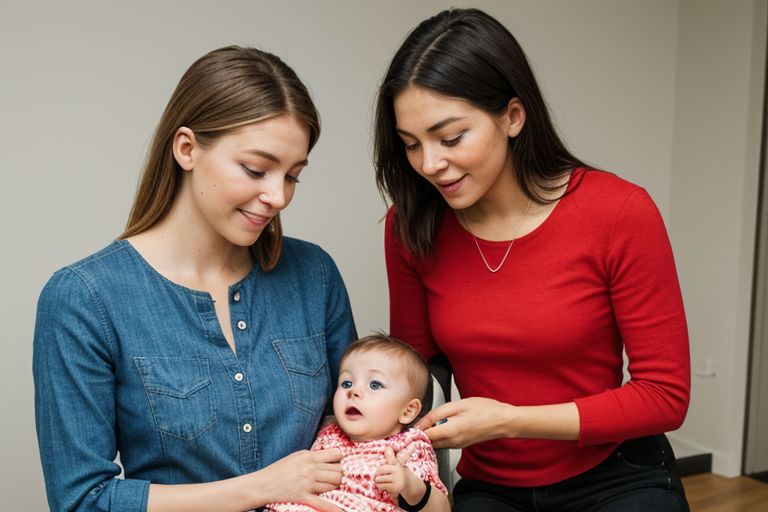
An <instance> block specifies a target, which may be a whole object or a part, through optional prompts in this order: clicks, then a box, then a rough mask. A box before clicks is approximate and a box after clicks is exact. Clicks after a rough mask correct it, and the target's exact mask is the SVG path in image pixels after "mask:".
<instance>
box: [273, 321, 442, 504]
mask: <svg viewBox="0 0 768 512" xmlns="http://www.w3.org/2000/svg"><path fill="white" fill-rule="evenodd" d="M429 378H430V377H429V370H428V369H427V366H426V364H424V361H423V360H422V359H421V357H420V356H419V354H418V353H416V351H415V350H413V349H412V348H411V347H410V346H408V345H406V344H405V343H403V342H401V341H399V340H396V339H394V338H392V337H389V336H386V335H383V334H376V335H373V336H367V337H365V338H362V339H359V340H357V341H355V342H353V343H352V344H351V345H350V346H349V347H348V348H347V350H346V352H345V353H344V355H343V356H342V358H341V364H340V369H339V385H338V388H337V389H336V393H335V394H334V397H333V412H334V414H335V416H336V421H337V423H338V424H331V425H328V426H326V427H325V428H323V429H321V430H320V432H319V433H318V434H317V438H316V439H315V442H314V444H313V445H312V449H313V450H323V449H331V448H337V449H339V450H341V452H342V455H343V459H342V461H341V464H342V468H343V471H344V476H343V477H342V480H341V485H340V486H339V488H338V489H336V490H333V491H328V492H324V493H322V494H320V497H321V498H323V499H325V500H326V501H328V502H330V503H333V504H334V505H336V506H337V507H339V508H340V509H341V510H343V511H344V512H371V511H377V512H378V511H381V512H390V511H398V510H401V509H403V510H407V511H410V510H422V509H424V510H425V512H426V511H429V512H447V511H449V510H450V505H449V503H448V498H447V490H446V488H445V486H444V485H443V483H442V482H441V481H440V478H439V477H438V474H437V461H436V460H435V452H434V450H433V449H432V445H431V443H430V441H429V438H428V437H427V436H426V434H424V432H423V431H421V430H417V429H413V428H411V429H407V430H405V427H406V426H407V425H409V424H410V423H411V422H413V421H414V419H416V417H417V416H418V414H419V412H420V411H421V399H422V398H423V396H424V394H425V393H426V390H427V385H428V383H429ZM401 450H403V452H402V454H408V456H407V460H405V461H403V462H401V461H399V460H398V458H397V457H396V456H395V453H396V452H400V451H401ZM402 454H401V455H402ZM434 488H437V490H435V489H434ZM433 491H434V492H433ZM395 503H397V505H396V504H395ZM398 505H399V508H398ZM266 510H271V511H275V512H310V511H314V510H315V509H314V508H312V507H309V506H307V505H299V504H296V503H273V504H272V505H268V506H267V507H266Z"/></svg>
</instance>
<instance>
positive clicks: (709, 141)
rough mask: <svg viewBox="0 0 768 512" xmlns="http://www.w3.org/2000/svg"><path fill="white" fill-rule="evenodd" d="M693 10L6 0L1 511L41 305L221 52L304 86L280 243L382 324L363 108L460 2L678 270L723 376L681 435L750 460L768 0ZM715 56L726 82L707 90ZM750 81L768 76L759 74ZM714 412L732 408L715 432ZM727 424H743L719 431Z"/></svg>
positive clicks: (555, 3) (694, 321)
mask: <svg viewBox="0 0 768 512" xmlns="http://www.w3.org/2000/svg"><path fill="white" fill-rule="evenodd" d="M699 3H700V2H693V1H691V2H687V1H680V2H676V1H667V0H653V1H632V0H618V1H614V0H582V1H579V2H573V1H570V0H552V1H549V2H537V1H533V0H529V1H506V0H498V1H491V0H486V1H476V2H466V1H452V2H441V1H420V2H413V1H410V0H397V1H389V2H377V1H373V0H370V1H353V0H348V1H342V0H335V1H325V2H314V1H310V0H307V1H283V2H279V3H278V2H267V1H246V0H243V1H223V2H218V3H216V4H213V3H211V2H181V1H178V0H172V1H168V2H150V1H148V0H137V1H134V2H122V3H116V2H101V1H96V0H93V1H76V2H68V3H66V4H67V5H66V6H64V5H62V4H63V3H60V2H54V1H53V0H49V1H45V2H24V1H21V0H18V1H13V0H11V1H7V0H6V1H4V2H2V4H0V66H2V67H0V112H2V114H1V115H0V117H2V122H1V123H0V145H2V151H0V172H2V177H3V181H2V182H3V186H2V187H0V225H1V226H2V233H3V243H2V247H3V256H2V258H3V265H2V266H0V272H1V273H2V274H1V275H2V281H1V282H2V286H0V311H2V318H3V335H2V341H3V343H2V346H3V350H4V357H2V358H1V359H0V379H1V380H2V383H1V385H0V398H1V399H2V406H3V407H2V409H3V411H4V413H3V415H2V420H0V421H1V422H2V423H0V424H2V435H1V436H0V443H1V444H0V453H2V457H1V458H0V459H1V460H2V462H1V463H0V485H1V486H2V489H0V495H2V496H3V502H4V506H5V507H7V508H9V509H14V510H43V509H44V508H45V505H44V503H45V501H44V497H43V490H42V476H41V472H40V469H39V462H38V454H37V448H36V440H35V433H34V419H33V411H32V389H33V388H32V376H31V371H30V368H31V338H32V328H33V322H34V309H35V303H36V299H37V295H38V293H39V290H40V288H41V287H42V285H43V283H44V282H45V281H46V279H47V278H48V277H49V276H50V274H51V273H52V272H53V271H54V270H55V269H56V268H58V267H60V266H62V265H64V264H66V263H68V262H71V261H73V260H75V259H77V258H80V257H82V256H85V255H86V254H88V253H90V252H92V251H94V250H96V249H98V248H100V247H102V246H104V245H105V244H107V243H108V242H109V241H110V240H111V239H112V238H114V237H115V236H116V235H117V234H118V233H119V232H120V230H121V227H122V226H123V224H124V222H125V218H126V216H127V212H128V208H129V206H130V202H131V199H132V195H133V192H134V190H135V184H136V181H137V178H138V168H139V167H140V164H141V160H142V155H143V152H144V151H145V149H146V145H147V141H148V139H149V136H150V133H151V131H152V129H153V127H154V124H155V122H156V121H157V119H158V117H159V115H160V112H161V110H162V108H163V106H164V104H165V102H166V100H167V98H168V96H169V94H170V92H171V90H172V89H173V87H174V85H175V83H176V81H177V80H178V78H179V77H180V75H181V73H182V72H183V70H184V69H185V68H186V66H188V65H189V64H190V63H191V62H192V61H193V60H194V59H195V58H197V57H198V56H199V55H201V54H202V53H204V52H206V51H208V50H210V49H213V48H216V47H219V46H223V45H225V44H232V43H237V44H252V45H257V46H260V47H262V48H264V49H267V50H270V51H274V52H275V53H277V54H279V55H281V56H282V57H283V58H284V59H285V60H286V61H287V62H289V63H290V64H291V65H293V66H294V67H295V68H296V70H297V71H298V73H299V75H300V76H301V77H303V78H304V79H305V80H306V81H307V83H308V84H309V86H310V89H311V91H312V93H313V94H314V96H315V98H316V100H317V103H318V106H319V108H320V111H321V114H322V116H323V122H324V124H323V136H322V138H321V140H320V144H319V145H318V147H317V149H316V150H315V151H314V152H313V154H312V155H311V165H310V167H309V168H308V169H307V171H306V172H305V173H304V174H303V175H302V183H301V185H300V189H299V192H298V193H297V197H296V198H295V200H294V203H293V204H292V205H291V207H290V209H289V210H288V211H287V212H286V215H285V220H286V227H287V231H288V233H289V234H292V235H294V236H298V237H301V238H307V239H310V240H313V241H316V242H318V243H320V244H321V245H323V246H324V247H325V248H326V249H327V250H328V251H329V252H330V253H331V254H332V255H333V256H334V258H335V259H336V261H337V262H338V264H339V266H340V268H341V271H342V273H343V275H344V278H345V280H346V282H347V286H348V288H349V290H350V294H351V296H352V302H353V308H354V312H355V316H356V319H357V322H358V327H359V330H360V332H361V333H365V332H368V331H369V330H371V329H375V328H386V327H387V325H388V313H387V292H386V280H385V274H384V263H383V255H382V226H381V224H380V223H379V222H378V221H379V219H380V217H381V216H382V215H383V213H384V207H383V204H382V202H381V200H380V198H379V196H378V194H377V191H376V188H375V186H374V183H373V172H372V168H371V163H370V162H371V159H370V146H371V139H370V117H371V104H372V100H373V95H374V92H375V88H376V84H377V81H378V79H379V77H380V76H381V74H382V73H383V68H384V66H385V65H386V63H387V60H388V58H389V57H390V55H391V53H392V51H393V50H394V49H395V48H396V46H397V45H398V44H399V42H400V41H401V40H402V38H403V37H404V35H405V32H406V31H407V30H408V29H410V28H411V27H412V26H413V25H415V24H416V23H417V22H418V21H420V20H421V19H423V18H424V17H426V16H428V15H430V14H432V13H434V12H436V11H438V10H439V9H441V8H443V7H447V6H449V5H474V6H478V7H480V8H484V9H486V10H487V11H489V12H490V13H491V14H494V15H496V16H497V17H498V18H500V19H501V20H502V21H503V22H504V23H505V24H506V25H507V26H508V27H509V28H510V29H511V30H512V31H513V33H515V35H516V36H517V37H518V39H519V40H520V41H521V43H522V44H523V47H524V48H525V49H526V51H527V52H528V53H529V55H530V56H531V60H532V63H533V65H534V69H535V70H536V71H537V73H538V76H539V78H540V80H541V84H542V86H543V89H544V92H545V94H546V95H547V97H548V99H549V102H550V105H551V107H552V110H553V112H554V115H555V118H556V120H557V122H558V124H559V125H560V127H561V128H562V131H563V132H564V135H565V138H566V140H567V141H568V143H569V144H570V145H571V146H572V147H573V149H574V150H575V152H576V153H577V154H579V155H580V156H582V157H583V158H585V159H586V160H588V161H591V162H593V163H595V164H596V165H599V166H601V167H603V168H607V169H610V170H613V171H615V172H617V173H618V174H620V175H622V176H624V177H626V178H628V179H630V180H632V181H635V182H637V183H639V184H641V185H643V186H645V187H647V188H648V190H649V191H650V193H651V195H652V196H653V197H654V198H655V199H656V201H657V203H658V204H659V207H660V209H661V211H662V213H663V214H664V216H665V218H666V220H667V222H668V225H669V227H670V232H671V234H672V238H673V244H674V246H675V250H676V253H677V257H678V267H680V269H681V277H682V279H683V286H684V291H685V301H686V307H687V308H688V311H689V314H690V320H691V322H690V323H691V333H692V342H693V354H694V358H695V362H696V363H697V364H698V363H700V360H701V357H702V356H703V355H704V354H712V355H714V356H717V357H718V358H719V359H718V361H723V363H722V364H723V372H722V373H720V374H718V377H716V378H715V379H712V381H711V382H709V381H707V382H698V381H696V382H695V387H694V391H695V393H696V394H695V396H694V402H693V407H692V409H691V414H690V416H689V421H688V422H687V423H686V426H685V427H684V428H683V430H681V431H680V433H679V437H681V438H683V440H684V441H685V440H686V438H690V440H691V442H692V443H694V444H697V445H700V446H701V447H703V448H704V449H710V450H715V451H716V452H717V453H718V454H720V455H722V456H723V457H726V458H727V459H728V460H729V461H735V460H737V459H738V458H739V456H740V453H739V452H740V450H739V447H738V440H737V439H736V438H735V437H734V432H736V433H737V435H738V433H739V432H741V429H740V428H737V427H738V426H739V424H740V422H741V416H739V413H740V412H741V411H740V410H739V408H738V406H736V405H734V404H738V403H739V400H740V399H741V401H742V402H743V396H742V397H741V398H740V394H742V393H743V391H744V389H743V383H742V384H739V375H743V373H744V370H745V364H746V363H745V354H746V349H745V347H746V345H745V343H746V338H745V337H746V332H747V326H746V324H745V323H744V322H745V320H746V318H747V317H746V311H747V309H748V289H749V282H750V279H751V271H750V267H749V259H748V254H749V253H750V247H751V246H750V244H751V239H750V233H751V232H752V231H753V226H752V225H750V222H753V221H752V220H751V219H752V218H753V217H754V213H753V212H754V207H755V204H754V193H755V190H756V170H755V169H754V165H753V164H754V154H753V153H754V151H753V150H754V148H753V147H752V146H751V145H749V144H748V143H747V142H746V141H748V140H751V139H750V137H751V131H750V130H752V129H753V128H754V120H753V119H752V117H750V115H749V114H750V110H749V109H750V108H751V106H752V105H753V102H752V99H751V98H753V97H754V94H755V92H754V88H755V87H758V86H759V82H760V80H762V78H761V77H764V60H763V61H762V64H761V63H760V62H759V59H758V60H756V59H755V58H753V57H754V55H755V54H754V51H753V46H754V45H755V44H756V43H755V41H757V43H759V41H760V37H763V48H764V28H760V27H758V23H757V22H755V23H754V25H753V22H752V18H751V17H752V16H753V11H759V12H762V14H761V15H762V16H763V18H762V19H763V20H764V19H765V8H764V6H765V1H764V0H755V1H747V0H743V1H741V2H735V3H732V2H715V3H709V2H707V3H704V4H703V6H702V7H701V8H699V7H698V5H699ZM755 5H759V6H761V7H760V9H757V8H756V7H755ZM764 25H765V23H763V27H764ZM755 27H758V28H755ZM761 31H762V32H761ZM761 34H762V35H761ZM750 52H752V53H750ZM713 57H714V58H716V59H717V62H719V63H720V64H719V66H725V67H726V71H727V72H722V71H717V72H713V73H711V75H713V76H710V74H708V72H707V69H708V66H707V63H708V62H709V61H710V59H712V58H713ZM758 68H759V70H761V72H762V73H763V74H762V75H759V73H758V74H757V75H754V74H750V73H751V72H752V70H754V69H758ZM718 69H719V68H718ZM756 76H757V77H758V78H755V77H756ZM709 82H712V83H711V84H709ZM703 85H706V86H707V87H711V89H706V88H705V89H704V90H703V91H702V86H703ZM706 91H712V92H722V93H723V94H718V95H714V97H713V96H712V95H710V94H709V93H708V92H706ZM743 98H748V99H743ZM699 116H704V117H699ZM710 116H711V117H714V118H716V119H715V120H714V121H712V120H711V117H710ZM708 125H711V126H712V128H711V130H710V129H708V128H707V126H708ZM723 126H726V127H727V130H725V129H723V128H722V127H723ZM697 152H699V153H701V155H703V156H700V157H697ZM694 179H695V180H694ZM692 182H695V183H697V184H698V186H701V187H703V192H702V193H701V194H696V193H694V191H693V189H692V188H691V183H692ZM704 396H707V397H708V398H707V400H706V401H705V400H703V397H704ZM710 408H711V409H714V410H715V411H719V413H713V414H712V416H713V417H710V413H708V412H706V411H707V409H710ZM724 413H727V415H728V416H733V415H734V414H735V416H733V417H732V419H730V420H727V421H726V420H724V419H723V418H722V417H723V416H726V414H724ZM714 416H717V417H714ZM729 464H730V462H729ZM731 466H732V464H730V465H728V467H729V468H730V467H731Z"/></svg>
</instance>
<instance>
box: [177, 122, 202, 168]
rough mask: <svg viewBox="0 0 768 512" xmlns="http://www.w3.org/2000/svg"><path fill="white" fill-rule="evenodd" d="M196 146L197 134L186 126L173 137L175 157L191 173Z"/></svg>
mask: <svg viewBox="0 0 768 512" xmlns="http://www.w3.org/2000/svg"><path fill="white" fill-rule="evenodd" d="M196 145H197V141H196V140H195V133H194V132H193V131H192V130H190V129H189V128H187V127H186V126H182V127H181V128H179V129H178V130H176V134H175V135H174V136H173V157H174V158H175V159H176V162H177V163H178V164H179V166H180V167H181V168H182V169H184V170H185V171H191V170H192V168H193V167H194V155H193V152H194V149H195V146H196Z"/></svg>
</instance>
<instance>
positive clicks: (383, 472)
mask: <svg viewBox="0 0 768 512" xmlns="http://www.w3.org/2000/svg"><path fill="white" fill-rule="evenodd" d="M401 453H402V451H401V452H400V453H398V456H397V457H395V452H394V450H392V448H391V447H389V446H388V447H387V449H386V451H385V452H384V455H385V457H386V459H387V462H386V464H384V465H382V466H381V467H379V470H378V471H377V472H376V487H378V488H379V490H380V491H387V492H388V493H389V495H390V499H391V500H392V502H393V503H395V504H396V503H397V497H398V496H399V495H401V494H402V495H403V498H405V501H407V502H408V503H417V502H418V501H419V500H420V499H421V497H422V496H423V495H424V482H422V481H421V479H420V478H419V477H418V476H416V475H415V474H414V473H413V472H412V471H411V470H410V469H408V468H407V467H405V466H404V465H403V464H402V463H401V462H400V460H398V459H402V457H400V455H401Z"/></svg>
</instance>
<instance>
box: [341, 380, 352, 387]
mask: <svg viewBox="0 0 768 512" xmlns="http://www.w3.org/2000/svg"><path fill="white" fill-rule="evenodd" d="M339 385H340V386H341V387H342V388H344V389H349V388H351V387H352V381H351V380H343V381H341V384H339Z"/></svg>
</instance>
